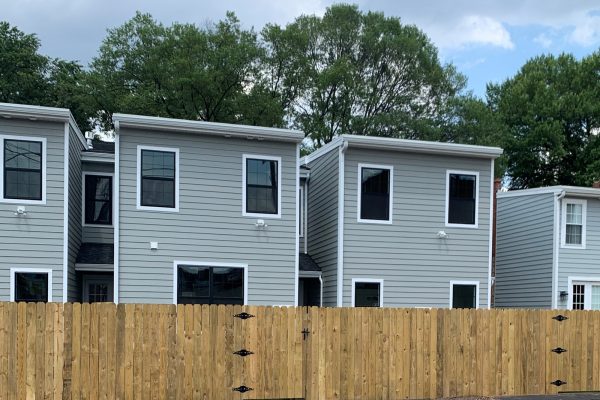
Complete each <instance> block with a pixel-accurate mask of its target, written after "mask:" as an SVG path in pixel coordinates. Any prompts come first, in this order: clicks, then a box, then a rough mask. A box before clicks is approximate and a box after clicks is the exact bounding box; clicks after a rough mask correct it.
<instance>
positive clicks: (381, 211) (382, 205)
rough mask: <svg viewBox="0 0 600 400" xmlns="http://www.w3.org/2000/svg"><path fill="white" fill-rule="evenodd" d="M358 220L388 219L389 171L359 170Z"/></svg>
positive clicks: (375, 169)
mask: <svg viewBox="0 0 600 400" xmlns="http://www.w3.org/2000/svg"><path fill="white" fill-rule="evenodd" d="M360 218H361V219H374V220H382V221H387V220H389V219H390V170H389V169H377V168H362V169H361V199H360Z"/></svg>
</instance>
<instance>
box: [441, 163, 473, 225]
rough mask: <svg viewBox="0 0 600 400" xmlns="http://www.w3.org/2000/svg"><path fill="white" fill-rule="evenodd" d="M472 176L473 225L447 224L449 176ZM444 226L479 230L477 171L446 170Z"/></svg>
mask: <svg viewBox="0 0 600 400" xmlns="http://www.w3.org/2000/svg"><path fill="white" fill-rule="evenodd" d="M452 174H457V175H473V176H475V224H473V225H471V224H453V223H450V222H448V211H450V175H452ZM444 223H445V226H446V227H448V228H467V229H477V228H479V171H466V170H457V169H447V170H446V211H445V216H444Z"/></svg>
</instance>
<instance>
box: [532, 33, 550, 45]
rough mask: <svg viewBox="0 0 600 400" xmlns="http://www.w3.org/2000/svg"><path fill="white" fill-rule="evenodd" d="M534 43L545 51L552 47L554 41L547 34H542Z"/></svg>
mask: <svg viewBox="0 0 600 400" xmlns="http://www.w3.org/2000/svg"><path fill="white" fill-rule="evenodd" d="M533 41H534V42H535V43H537V44H539V45H540V46H542V47H543V48H545V49H547V48H549V47H550V46H552V39H550V38H549V37H548V35H546V34H545V33H540V34H539V35H537V36H536V37H535V38H534V39H533Z"/></svg>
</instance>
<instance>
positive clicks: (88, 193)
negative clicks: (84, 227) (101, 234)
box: [84, 175, 112, 225]
mask: <svg viewBox="0 0 600 400" xmlns="http://www.w3.org/2000/svg"><path fill="white" fill-rule="evenodd" d="M84 185H85V223H86V224H94V225H112V177H111V176H101V175H85V182H84Z"/></svg>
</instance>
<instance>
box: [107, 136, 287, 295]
mask: <svg viewBox="0 0 600 400" xmlns="http://www.w3.org/2000/svg"><path fill="white" fill-rule="evenodd" d="M119 135H120V160H119V162H120V164H119V165H120V178H119V179H120V191H119V193H120V198H119V210H120V220H119V229H120V231H119V233H120V246H119V259H120V263H119V281H120V292H119V301H120V302H123V303H134V302H140V303H172V302H173V279H174V276H173V263H174V261H175V260H178V261H197V262H208V263H210V262H217V263H240V264H247V265H248V283H247V284H248V303H249V304H265V305H276V304H281V305H283V304H285V305H292V304H294V293H295V271H296V257H297V254H296V246H297V240H298V238H297V234H296V193H297V191H296V188H297V182H298V181H297V171H296V166H297V159H298V155H297V146H296V144H294V143H279V142H269V141H250V140H243V139H234V138H222V137H216V136H202V135H192V134H181V133H164V132H157V131H142V130H134V129H121V131H120V133H119ZM139 144H143V145H148V146H159V147H170V148H178V149H179V157H180V161H179V168H180V185H179V187H180V191H179V196H180V197H179V199H180V200H179V212H160V211H145V210H137V209H136V170H137V164H136V158H137V146H138V145H139ZM243 154H254V155H270V156H280V157H282V179H281V181H280V184H281V186H282V187H281V194H282V201H281V218H265V222H266V224H267V225H268V226H267V227H265V228H257V227H256V226H255V223H256V220H257V218H256V217H245V216H243V215H242V163H243V158H242V157H243ZM150 241H156V242H158V246H159V247H158V250H150Z"/></svg>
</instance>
